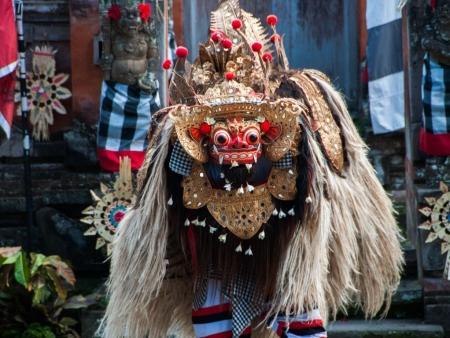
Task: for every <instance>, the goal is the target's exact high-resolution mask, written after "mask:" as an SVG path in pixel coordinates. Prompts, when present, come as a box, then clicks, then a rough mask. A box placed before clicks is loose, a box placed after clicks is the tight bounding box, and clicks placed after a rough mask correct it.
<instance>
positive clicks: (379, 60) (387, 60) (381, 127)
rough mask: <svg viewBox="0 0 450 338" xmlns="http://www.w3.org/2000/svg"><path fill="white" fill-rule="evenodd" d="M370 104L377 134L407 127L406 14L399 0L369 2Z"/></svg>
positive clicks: (368, 65) (373, 126)
mask: <svg viewBox="0 0 450 338" xmlns="http://www.w3.org/2000/svg"><path fill="white" fill-rule="evenodd" d="M366 18H367V31H368V42H367V67H368V75H369V105H370V117H371V120H372V128H373V132H374V133H375V134H381V133H387V132H392V131H395V130H398V129H401V128H404V127H405V117H404V97H403V92H404V90H403V87H404V86H403V59H402V14H401V10H400V9H399V8H398V6H397V1H392V0H368V1H367V10H366Z"/></svg>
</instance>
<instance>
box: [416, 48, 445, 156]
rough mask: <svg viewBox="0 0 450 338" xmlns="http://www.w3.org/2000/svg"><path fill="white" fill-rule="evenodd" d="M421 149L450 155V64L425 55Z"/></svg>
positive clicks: (429, 152) (439, 154)
mask: <svg viewBox="0 0 450 338" xmlns="http://www.w3.org/2000/svg"><path fill="white" fill-rule="evenodd" d="M422 100H423V114H422V128H421V130H420V143H419V145H420V149H421V150H422V151H423V152H425V153H426V154H427V155H432V156H447V155H450V66H449V65H445V64H442V63H439V62H437V61H436V60H434V59H433V58H431V57H430V55H429V54H427V55H426V56H425V59H424V64H423V82H422Z"/></svg>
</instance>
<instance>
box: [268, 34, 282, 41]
mask: <svg viewBox="0 0 450 338" xmlns="http://www.w3.org/2000/svg"><path fill="white" fill-rule="evenodd" d="M277 41H281V36H280V34H274V35H272V36H271V37H270V42H272V43H275V42H277Z"/></svg>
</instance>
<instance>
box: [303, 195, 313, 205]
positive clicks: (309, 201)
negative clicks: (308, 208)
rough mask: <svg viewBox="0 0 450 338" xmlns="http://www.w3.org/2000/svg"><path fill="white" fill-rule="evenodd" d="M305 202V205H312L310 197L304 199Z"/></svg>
mask: <svg viewBox="0 0 450 338" xmlns="http://www.w3.org/2000/svg"><path fill="white" fill-rule="evenodd" d="M305 202H306V203H307V204H310V203H312V198H311V197H310V196H308V197H306V200H305Z"/></svg>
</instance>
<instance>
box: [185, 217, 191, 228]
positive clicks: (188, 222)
mask: <svg viewBox="0 0 450 338" xmlns="http://www.w3.org/2000/svg"><path fill="white" fill-rule="evenodd" d="M189 225H191V222H190V221H189V219H187V218H186V220H185V221H184V226H185V227H188V226H189Z"/></svg>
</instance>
